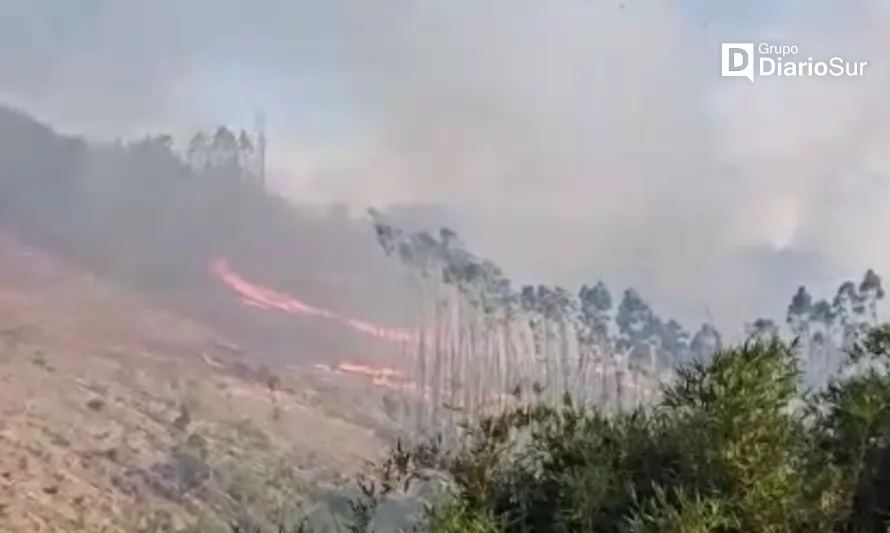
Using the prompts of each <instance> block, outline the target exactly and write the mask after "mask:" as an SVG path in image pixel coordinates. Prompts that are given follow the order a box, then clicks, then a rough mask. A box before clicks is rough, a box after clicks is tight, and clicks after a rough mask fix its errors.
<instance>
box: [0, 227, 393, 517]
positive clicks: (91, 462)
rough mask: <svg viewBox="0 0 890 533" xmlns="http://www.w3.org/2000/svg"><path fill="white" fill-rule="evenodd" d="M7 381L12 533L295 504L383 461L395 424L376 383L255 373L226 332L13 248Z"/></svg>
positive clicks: (10, 244) (3, 497)
mask: <svg viewBox="0 0 890 533" xmlns="http://www.w3.org/2000/svg"><path fill="white" fill-rule="evenodd" d="M0 381H2V385H0V406H2V413H3V414H2V419H0V420H2V422H0V530H2V531H9V532H28V533H31V532H36V531H65V532H71V531H87V530H91V531H96V530H99V529H98V528H99V527H100V526H108V527H110V529H109V531H117V530H119V529H115V528H120V527H122V526H132V522H133V521H134V520H136V519H137V518H139V517H143V518H144V517H145V515H146V513H147V512H148V510H149V509H153V510H159V509H161V510H166V511H168V512H169V513H170V514H171V516H175V517H183V516H186V515H191V516H198V515H200V514H202V513H203V512H204V511H206V510H210V509H213V510H215V511H216V512H217V513H218V514H220V515H224V516H226V515H232V516H234V515H238V514H239V513H240V514H243V513H245V512H247V511H245V509H247V508H249V507H251V506H267V507H269V506H275V505H278V504H280V503H293V502H295V500H296V498H297V497H296V494H297V492H298V489H299V487H302V486H307V483H309V482H312V485H316V486H318V481H319V480H329V481H330V480H335V479H337V478H338V477H339V476H340V475H342V474H349V473H350V472H353V471H355V469H357V468H358V467H359V466H360V465H361V464H362V461H363V460H364V459H366V458H369V457H372V456H374V455H375V454H376V453H378V451H379V450H380V448H381V446H382V444H383V441H382V439H381V438H380V437H378V436H377V434H375V432H374V428H375V427H376V428H380V427H385V426H386V425H387V420H386V418H385V416H384V415H383V414H382V412H381V409H379V406H380V405H382V404H381V403H380V402H379V399H380V396H379V395H375V394H374V393H375V391H376V390H379V389H376V388H375V387H374V385H373V384H372V383H371V382H370V381H368V380H366V379H365V378H362V377H349V376H346V375H343V374H338V373H336V372H326V373H319V372H317V371H313V370H311V367H306V368H298V367H293V366H292V367H290V368H289V369H275V370H270V369H268V368H262V367H261V368H258V369H257V368H252V367H251V366H250V365H249V364H247V362H246V361H244V356H243V355H242V354H241V353H240V351H239V348H238V347H237V346H236V345H235V344H233V342H232V340H231V339H229V338H227V337H226V336H225V335H224V334H222V333H221V332H219V331H214V330H212V329H210V328H208V327H207V326H205V325H202V324H199V323H197V322H195V321H194V320H191V319H188V318H186V317H184V316H181V315H177V314H175V313H172V312H169V311H166V310H164V309H160V308H157V307H152V306H149V305H146V304H145V303H144V300H143V299H142V298H140V297H138V296H137V295H135V294H133V293H131V292H128V291H126V290H124V289H122V288H120V287H117V286H115V285H113V284H111V283H109V282H105V281H101V280H99V279H96V278H95V277H93V276H90V275H88V274H86V273H84V272H82V271H79V270H78V269H76V268H74V267H72V266H70V265H68V264H66V263H64V262H62V261H60V260H57V259H56V258H54V257H52V256H50V255H48V254H45V253H43V252H41V251H38V250H36V249H32V248H28V247H26V246H24V245H22V244H21V243H20V242H18V241H16V240H15V239H14V238H12V237H9V236H2V237H0ZM375 398H376V400H377V401H375ZM307 428H311V431H307V430H306V429H307ZM246 479H264V480H266V481H265V482H264V483H259V482H257V483H254V484H253V485H251V483H249V482H245V481H244V480H246ZM272 479H279V480H281V481H280V483H279V485H280V487H276V483H273V482H270V481H269V480H272ZM236 480H237V483H236ZM236 489H237V490H239V491H241V492H244V491H248V490H255V491H256V494H240V495H239V494H237V493H236V492H235V490H236ZM306 494H309V492H308V489H307V493H306ZM239 497H240V498H241V499H242V500H243V501H241V502H239V501H238V498H239ZM276 499H277V500H278V501H277V502H276ZM244 502H251V503H249V504H248V503H244ZM91 528H92V529H91Z"/></svg>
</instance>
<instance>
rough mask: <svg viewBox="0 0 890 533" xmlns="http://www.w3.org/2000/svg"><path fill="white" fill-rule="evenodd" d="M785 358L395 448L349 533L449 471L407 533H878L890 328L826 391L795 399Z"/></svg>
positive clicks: (727, 362) (757, 346) (733, 360)
mask: <svg viewBox="0 0 890 533" xmlns="http://www.w3.org/2000/svg"><path fill="white" fill-rule="evenodd" d="M794 353H795V352H794V350H793V348H792V347H789V346H787V345H785V344H783V343H781V342H780V341H778V340H772V341H759V342H752V343H749V344H745V345H742V346H739V347H736V348H731V349H727V350H724V351H722V352H719V353H718V354H716V355H715V356H714V357H713V358H712V359H710V360H709V361H708V362H706V363H692V364H690V365H687V366H685V367H682V368H681V369H680V370H679V376H678V379H677V380H676V381H675V382H674V383H673V384H671V385H669V386H666V387H665V390H664V394H663V399H662V401H661V402H660V403H659V404H658V405H656V406H654V407H651V408H648V409H641V410H637V411H634V412H628V413H624V414H621V415H617V416H605V415H603V414H601V413H599V412H597V411H595V410H591V409H589V408H584V407H579V406H575V405H573V404H572V402H571V401H570V399H568V398H566V400H565V403H564V405H563V406H562V407H560V408H551V407H544V406H541V405H539V404H532V405H528V406H524V407H519V408H516V409H515V410H512V411H510V412H508V413H505V414H503V415H499V416H497V417H494V418H490V419H486V420H483V421H481V422H480V423H479V424H478V425H476V426H474V427H473V428H471V429H470V430H468V433H467V437H466V439H465V441H464V443H463V444H462V446H461V448H460V449H457V450H453V449H451V450H445V449H442V448H441V447H440V446H439V445H438V443H437V442H433V443H432V444H426V445H423V446H418V447H414V448H410V449H405V448H404V447H402V446H398V447H396V449H395V450H393V451H392V453H391V455H390V456H389V458H388V459H387V460H386V461H384V462H383V463H382V464H381V465H380V470H379V472H378V473H377V477H376V478H374V480H373V482H372V481H365V482H363V483H361V487H362V489H363V490H362V496H361V497H359V499H358V500H356V502H354V505H353V506H352V508H353V511H354V512H355V515H356V517H357V518H359V520H357V521H356V522H355V523H354V528H353V529H351V530H352V531H372V530H374V528H373V523H372V521H371V520H370V519H369V517H370V516H372V515H373V511H374V508H375V506H377V505H378V504H379V502H381V501H383V497H384V495H386V494H392V493H397V492H400V491H404V490H405V486H406V483H407V485H408V486H410V484H411V483H412V482H416V480H417V479H421V478H428V477H429V476H430V475H431V474H430V473H431V472H445V473H447V478H448V479H449V485H448V486H449V489H448V490H446V491H444V492H442V493H440V494H439V496H438V497H437V499H436V500H435V501H436V503H435V504H434V505H431V506H428V507H427V512H426V513H425V516H424V517H423V518H422V520H421V523H420V524H419V525H418V526H417V530H418V531H428V532H431V533H457V532H462V533H463V532H467V533H473V532H479V533H496V532H504V533H526V532H529V533H530V532H536V533H551V532H552V533H563V532H566V533H568V532H579V533H580V532H584V533H591V532H593V533H704V532H721V533H736V532H738V533H751V532H769V533H786V532H787V533H798V532H799V533H819V532H838V533H840V532H881V531H887V523H888V520H890V374H888V372H887V369H888V368H890V367H888V365H887V363H888V362H890V326H884V327H880V328H877V329H874V330H872V331H871V332H870V333H868V335H867V336H866V338H865V339H864V341H863V342H862V344H861V346H860V348H859V349H858V350H856V352H855V353H854V354H853V355H852V356H851V358H850V361H849V364H848V366H847V368H846V369H845V372H844V373H843V374H842V375H841V376H839V377H837V378H835V379H834V380H833V381H832V382H831V383H830V384H829V386H828V387H827V388H826V389H825V390H821V391H803V390H802V378H801V372H800V369H799V368H798V364H797V360H796V358H795V355H794ZM362 518H363V519H362ZM378 530H379V529H378Z"/></svg>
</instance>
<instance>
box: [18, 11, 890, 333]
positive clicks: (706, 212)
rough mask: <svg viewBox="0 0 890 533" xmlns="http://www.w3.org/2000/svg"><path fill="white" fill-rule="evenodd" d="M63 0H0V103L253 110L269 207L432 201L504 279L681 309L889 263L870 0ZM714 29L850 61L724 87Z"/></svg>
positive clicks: (99, 110) (192, 122)
mask: <svg viewBox="0 0 890 533" xmlns="http://www.w3.org/2000/svg"><path fill="white" fill-rule="evenodd" d="M699 3H700V2H699ZM69 4H71V5H70V6H69ZM74 4H75V3H70V2H63V1H61V0H57V1H51V0H42V1H37V0H34V1H32V2H29V3H22V2H14V1H13V0H0V11H2V12H3V13H4V17H3V19H2V22H0V30H2V31H0V35H3V37H0V39H2V40H3V41H2V44H3V45H4V46H2V47H0V94H2V95H3V96H4V97H5V98H7V99H9V101H11V102H12V103H14V104H21V105H23V106H25V107H26V108H27V109H28V110H30V111H32V112H35V113H36V114H37V115H38V116H40V117H43V118H46V119H48V120H50V121H53V122H56V123H59V124H62V125H63V126H65V127H66V128H67V129H73V130H76V131H87V132H95V133H98V134H100V135H103V136H109V135H113V134H114V133H116V132H120V133H125V134H126V133H134V132H142V131H146V130H149V129H166V130H173V131H174V132H178V131H188V130H189V129H191V128H193V127H195V126H197V125H207V124H212V123H215V122H219V121H232V122H238V123H240V124H245V125H248V126H249V125H250V120H251V113H252V112H253V110H254V108H255V107H256V106H257V105H260V104H261V105H263V106H265V108H266V113H267V115H268V121H269V128H270V135H271V137H272V141H273V145H272V148H273V150H272V153H271V157H272V158H273V161H272V163H273V165H274V167H275V168H276V169H278V173H277V177H276V181H275V183H276V184H277V185H278V186H280V187H281V188H282V190H284V191H286V192H288V193H289V194H292V195H294V196H295V197H297V198H299V199H307V198H308V199H312V200H338V201H339V200H342V201H348V202H350V203H353V204H357V205H367V204H377V205H380V204H385V203H389V202H399V201H401V202H404V201H422V202H427V203H442V204H446V205H448V206H449V210H448V213H449V214H450V218H452V219H453V221H452V222H453V223H454V225H455V226H457V229H458V230H459V231H460V232H461V233H462V234H463V235H464V236H465V238H466V239H467V240H468V241H469V242H470V243H471V244H472V245H473V246H474V247H475V248H478V249H480V250H482V251H484V252H485V253H487V254H489V255H491V256H493V258H495V259H496V260H498V261H499V262H501V263H503V264H504V265H505V266H506V267H507V268H508V270H509V271H511V272H515V273H516V274H517V275H518V276H520V277H522V278H525V279H542V278H543V279H548V280H555V281H560V282H564V283H575V282H579V281H581V280H589V279H591V278H598V277H602V278H605V279H606V280H607V281H609V282H610V283H612V284H615V285H623V284H633V285H635V286H638V287H639V288H640V289H641V290H642V291H643V293H644V294H647V295H648V296H650V297H651V299H653V300H654V301H655V303H656V306H657V307H659V308H661V309H666V310H668V311H671V312H675V313H679V314H680V315H681V316H684V317H688V318H696V319H701V318H704V315H705V314H706V310H707V311H709V312H711V313H713V315H714V317H715V318H716V319H717V320H718V322H721V323H723V324H736V323H738V322H740V321H741V320H744V319H748V318H751V317H752V316H753V315H754V314H757V313H761V312H764V313H773V314H775V313H782V312H783V308H782V305H783V304H784V303H785V302H787V299H788V296H790V294H791V293H792V292H793V290H794V289H795V287H796V284H797V283H798V282H809V283H815V284H816V285H819V284H827V285H826V288H828V286H829V285H832V284H835V282H836V281H837V280H838V279H837V278H838V277H839V276H841V277H844V276H854V275H857V274H860V273H861V271H863V270H864V268H865V267H866V266H870V265H871V266H874V267H876V268H877V269H879V271H882V272H885V273H886V272H890V252H886V251H884V250H883V249H882V247H881V245H880V241H879V237H880V232H881V229H882V228H885V227H887V223H888V222H890V219H888V215H886V214H885V212H886V211H887V210H886V209H884V205H885V203H886V200H888V199H890V194H888V192H887V190H886V188H887V186H886V182H887V178H886V176H887V171H888V169H890V168H888V167H890V161H888V159H887V156H886V155H885V154H886V150H883V149H882V148H883V147H885V146H886V143H887V142H888V141H890V135H888V130H890V127H888V124H890V122H888V119H890V117H888V104H887V101H888V100H887V96H886V95H887V94H890V90H888V89H890V70H888V65H890V41H888V39H890V37H888V36H890V13H888V11H890V10H888V9H887V7H886V6H885V4H886V3H882V2H879V1H869V0H857V1H844V2H842V1H841V0H835V1H828V0H820V1H816V2H803V1H795V0H785V1H780V2H769V3H760V2H752V3H750V8H746V9H745V10H742V9H741V8H736V9H735V11H733V12H730V11H728V10H727V9H728V8H717V7H713V6H711V5H710V4H709V3H704V4H702V5H701V6H698V5H695V4H696V2H685V3H675V2H654V1H631V0H627V1H625V2H620V0H613V1H609V2H600V1H593V2H591V1H585V0H560V1H549V2H540V1H531V0H521V1H515V0H512V1H508V0H486V1H484V2H480V1H469V0H467V1H451V2H416V1H396V0H378V1H374V2H353V1H346V0H330V1H327V2H310V1H308V0H307V1H302V2H301V1H283V0H268V1H265V2H254V3H243V2H235V1H231V0H225V1H222V0H214V1H210V0H191V1H188V2H173V1H172V0H158V1H156V2H151V3H149V4H145V3H140V2H135V1H117V2H113V1H104V2H103V1H99V0H91V1H86V0H85V1H83V2H78V3H76V4H77V5H76V6H75V5H74ZM705 4H707V5H705ZM761 4H763V5H761ZM736 11H738V12H736ZM741 11H744V13H741ZM741 15H746V16H745V17H742V16H741ZM743 18H744V23H739V22H735V21H736V20H737V19H743ZM724 40H731V41H754V42H759V41H762V40H763V41H768V42H777V43H791V44H796V45H798V46H799V48H800V50H801V55H803V54H812V55H813V56H819V57H825V56H832V55H841V56H844V57H847V58H849V59H851V60H866V61H869V63H870V65H869V71H868V73H867V76H866V77H863V78H859V79H851V80H837V79H831V80H815V79H796V80H795V79H775V80H759V81H758V82H757V83H755V84H750V83H749V82H747V81H746V80H743V79H722V78H720V77H719V42H720V41H724Z"/></svg>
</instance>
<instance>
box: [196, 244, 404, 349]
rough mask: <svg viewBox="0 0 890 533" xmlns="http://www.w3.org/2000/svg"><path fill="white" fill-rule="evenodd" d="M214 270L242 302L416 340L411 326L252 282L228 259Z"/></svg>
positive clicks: (383, 336)
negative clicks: (369, 318) (349, 313)
mask: <svg viewBox="0 0 890 533" xmlns="http://www.w3.org/2000/svg"><path fill="white" fill-rule="evenodd" d="M210 271H211V272H212V273H213V274H214V275H215V276H216V277H217V278H219V279H220V280H221V281H222V282H223V283H225V284H226V286H228V287H229V288H230V289H232V290H233V291H235V292H236V293H237V294H238V295H239V296H240V297H241V302H242V303H244V304H245V305H249V306H251V307H256V308H258V309H263V310H277V311H281V312H284V313H288V314H291V315H296V316H314V317H321V318H326V319H329V320H335V321H337V322H339V323H341V324H343V325H344V326H346V327H349V328H351V329H352V330H354V331H358V332H360V333H364V334H366V335H371V336H373V337H376V338H378V339H384V340H388V341H393V342H412V341H414V340H415V338H416V336H415V334H414V333H412V332H411V331H409V330H404V329H394V328H384V327H380V326H377V325H375V324H371V323H370V322H365V321H363V320H358V319H356V318H351V317H345V316H342V315H340V314H338V313H335V312H333V311H329V310H327V309H321V308H319V307H314V306H311V305H308V304H306V303H303V302H301V301H299V300H297V299H296V298H294V297H292V296H290V295H289V294H285V293H282V292H278V291H275V290H272V289H269V288H267V287H262V286H260V285H257V284H255V283H251V282H249V281H247V280H246V279H244V278H242V277H241V276H239V275H238V274H236V273H235V272H233V271H232V270H231V269H230V268H229V265H228V262H227V261H226V260H225V259H216V260H215V261H213V262H212V263H211V264H210Z"/></svg>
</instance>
